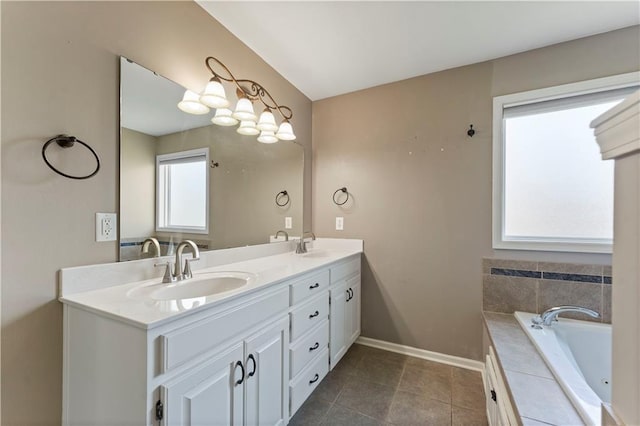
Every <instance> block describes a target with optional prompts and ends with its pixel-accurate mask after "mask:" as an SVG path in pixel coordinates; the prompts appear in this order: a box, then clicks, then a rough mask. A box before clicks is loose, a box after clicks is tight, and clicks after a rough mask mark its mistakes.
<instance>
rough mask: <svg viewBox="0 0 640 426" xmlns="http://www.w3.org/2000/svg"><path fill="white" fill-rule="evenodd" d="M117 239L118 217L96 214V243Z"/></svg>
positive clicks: (113, 214) (108, 214)
mask: <svg viewBox="0 0 640 426" xmlns="http://www.w3.org/2000/svg"><path fill="white" fill-rule="evenodd" d="M117 239H118V215H117V214H116V213H96V241H115V240H117Z"/></svg>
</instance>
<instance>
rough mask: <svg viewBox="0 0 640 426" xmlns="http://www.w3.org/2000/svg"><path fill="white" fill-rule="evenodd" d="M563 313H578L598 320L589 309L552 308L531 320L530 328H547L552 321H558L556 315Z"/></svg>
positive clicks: (594, 313) (596, 315)
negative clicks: (544, 326)
mask: <svg viewBox="0 0 640 426" xmlns="http://www.w3.org/2000/svg"><path fill="white" fill-rule="evenodd" d="M563 312H580V313H583V314H587V315H589V316H590V317H592V318H600V314H599V313H597V312H596V311H593V310H591V309H589V308H583V307H582V306H554V307H553V308H550V309H547V310H546V311H544V312H543V313H541V314H540V315H538V316H536V317H534V318H531V322H532V323H533V324H532V325H531V327H533V328H537V329H540V328H542V326H543V325H546V326H547V327H549V326H550V325H551V323H552V322H553V321H558V315H560V314H561V313H563Z"/></svg>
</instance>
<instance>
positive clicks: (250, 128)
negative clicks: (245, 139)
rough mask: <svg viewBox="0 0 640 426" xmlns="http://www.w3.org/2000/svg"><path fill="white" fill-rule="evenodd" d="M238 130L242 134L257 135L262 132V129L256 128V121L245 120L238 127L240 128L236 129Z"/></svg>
mask: <svg viewBox="0 0 640 426" xmlns="http://www.w3.org/2000/svg"><path fill="white" fill-rule="evenodd" d="M236 132H238V133H240V134H241V135H246V136H255V135H257V134H258V133H260V130H258V129H256V123H255V121H250V120H245V121H241V122H240V127H238V130H236Z"/></svg>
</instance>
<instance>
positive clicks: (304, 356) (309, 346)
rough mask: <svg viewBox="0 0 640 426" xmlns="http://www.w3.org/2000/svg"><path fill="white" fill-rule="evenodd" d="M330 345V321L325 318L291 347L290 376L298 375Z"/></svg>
mask: <svg viewBox="0 0 640 426" xmlns="http://www.w3.org/2000/svg"><path fill="white" fill-rule="evenodd" d="M328 346H329V321H328V320H326V319H324V320H323V321H322V322H321V323H320V325H318V326H317V327H315V328H314V329H312V330H310V331H309V332H308V333H307V334H305V335H304V336H302V337H300V339H298V341H297V342H296V343H295V344H293V345H291V347H290V349H289V360H290V365H291V371H290V377H291V378H295V377H296V375H297V374H298V373H299V372H300V371H301V370H302V369H303V368H304V367H305V366H306V365H307V364H309V362H310V361H311V360H312V359H313V358H314V357H315V356H316V355H318V354H319V353H320V352H322V351H323V350H324V349H325V348H327V347H328Z"/></svg>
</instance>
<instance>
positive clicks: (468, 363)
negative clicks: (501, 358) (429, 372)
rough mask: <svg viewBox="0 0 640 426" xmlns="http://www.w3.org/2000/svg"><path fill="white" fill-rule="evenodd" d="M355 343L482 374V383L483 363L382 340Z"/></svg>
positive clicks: (359, 338)
mask: <svg viewBox="0 0 640 426" xmlns="http://www.w3.org/2000/svg"><path fill="white" fill-rule="evenodd" d="M356 343H359V344H361V345H365V346H371V347H373V348H378V349H384V350H386V351H390V352H396V353H399V354H403V355H409V356H413V357H416V358H422V359H426V360H429V361H435V362H440V363H442V364H448V365H452V366H454V367H460V368H466V369H467V370H474V371H479V372H481V373H482V375H483V381H484V363H483V362H481V361H475V360H473V359H468V358H462V357H458V356H453V355H447V354H442V353H439V352H432V351H427V350H425V349H418V348H414V347H411V346H405V345H399V344H397V343H390V342H385V341H384V340H377V339H371V338H369V337H358V339H357V340H356Z"/></svg>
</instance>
